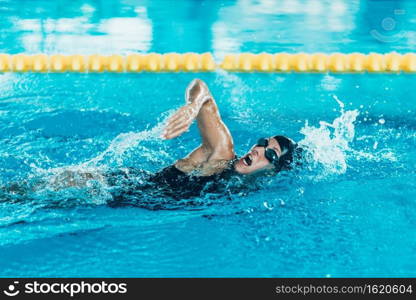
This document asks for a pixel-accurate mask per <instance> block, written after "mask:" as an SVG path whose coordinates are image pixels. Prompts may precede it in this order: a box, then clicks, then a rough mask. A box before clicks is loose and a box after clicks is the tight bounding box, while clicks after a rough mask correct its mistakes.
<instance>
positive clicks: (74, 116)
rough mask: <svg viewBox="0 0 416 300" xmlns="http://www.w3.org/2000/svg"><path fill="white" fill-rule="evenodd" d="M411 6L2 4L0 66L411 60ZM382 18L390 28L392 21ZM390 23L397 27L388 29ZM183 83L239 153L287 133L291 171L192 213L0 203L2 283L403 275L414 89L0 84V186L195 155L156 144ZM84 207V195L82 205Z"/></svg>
mask: <svg viewBox="0 0 416 300" xmlns="http://www.w3.org/2000/svg"><path fill="white" fill-rule="evenodd" d="M415 8H416V3H414V2H412V1H341V0H338V1H298V0H297V1H280V2H279V5H275V4H273V3H272V2H270V1H229V2H227V3H225V4H224V3H221V2H220V1H200V2H198V1H190V0H187V1H178V2H175V5H173V2H171V1H162V0H158V1H127V0H126V1H108V0H105V1H104V0H103V1H85V0H82V1H70V2H68V1H55V2H53V4H51V3H50V2H49V1H1V2H0V16H1V18H0V24H1V26H0V28H1V29H0V33H1V35H2V39H1V40H0V47H1V50H0V52H4V53H10V54H15V53H39V52H43V53H48V54H52V53H63V54H72V53H82V54H91V53H96V52H99V53H101V54H109V53H119V54H127V53H130V52H136V51H138V52H146V53H148V52H153V51H154V52H160V53H164V52H170V51H175V52H188V51H195V52H206V51H209V52H213V53H214V55H216V57H222V56H223V55H224V54H226V53H228V52H236V53H238V52H245V51H250V52H254V53H258V52H262V51H267V52H280V51H287V52H302V51H304V52H318V51H320V52H328V53H329V52H337V51H339V52H353V51H360V52H363V53H368V52H371V51H377V52H389V51H398V52H400V53H405V52H409V51H414V50H415V41H416V40H415V33H414V32H415V27H416V25H415V24H416V23H415V19H414V15H413V14H414V13H413V12H414V11H415ZM392 20H393V21H392ZM393 25H394V26H393ZM195 77H198V78H201V79H203V80H205V81H206V82H207V84H208V85H209V86H210V88H211V90H212V93H213V95H214V97H215V98H216V101H217V103H218V106H219V108H220V110H221V114H222V117H223V119H224V121H225V123H226V124H227V125H228V127H229V128H230V131H231V132H232V134H233V137H234V142H235V145H236V150H237V153H238V154H242V153H244V152H245V151H246V150H247V149H248V148H249V147H250V146H251V145H252V144H253V143H255V141H256V140H257V138H258V137H261V136H268V135H270V134H278V133H284V134H286V135H288V136H291V137H293V138H294V139H295V140H297V141H301V143H302V144H303V145H307V146H308V147H309V148H310V149H311V154H310V156H309V157H308V165H307V167H306V168H305V169H303V170H300V171H299V172H296V173H289V174H287V173H286V174H281V176H278V177H276V178H274V179H273V180H263V181H261V182H260V185H261V186H262V188H261V189H260V190H259V191H256V192H251V193H249V194H248V195H247V196H241V195H239V194H233V195H232V196H231V201H230V200H229V199H228V198H225V197H224V198H220V199H216V198H215V199H214V198H210V197H209V195H208V196H207V197H206V198H203V199H199V200H200V202H201V205H200V206H199V207H198V209H185V208H183V209H178V210H158V211H151V210H146V209H140V208H135V207H123V208H110V207H108V206H107V205H106V199H107V197H108V194H106V191H105V190H103V189H100V187H91V189H90V190H88V191H87V192H86V191H85V190H78V189H68V190H65V191H60V192H56V193H55V192H50V191H49V190H47V189H45V190H43V191H41V192H39V193H38V194H36V195H35V197H34V198H33V199H31V201H21V199H19V198H16V199H12V200H10V199H8V200H7V201H6V200H5V199H0V270H1V271H0V276H2V277H13V276H16V277H29V276H52V277H54V276H58V277H62V276H63V277H87V276H92V277H116V276H117V277H124V276H134V277H136V276H137V277H144V276H147V277H186V276H190V277H206V276H208V277H222V276H231V277H247V276H254V277H269V276H276V277H281V276H295V277H299V276H300V277H306V276H313V277H315V276H316V277H330V276H332V277H341V276H346V277H349V276H354V277H356V276H375V277H383V276H388V277H389V276H391V277H396V276H397V277H400V276H415V275H416V272H415V270H416V230H415V228H416V215H415V213H414V212H415V211H416V184H415V182H416V171H415V168H414V166H415V165H416V150H415V149H416V147H415V146H416V133H415V129H416V123H415V111H416V104H415V100H416V99H415V88H414V86H413V83H414V78H415V77H414V75H411V74H400V75H397V74H394V75H392V74H391V75H388V74H276V73H274V74H268V73H253V74H251V73H226V72H223V71H219V72H214V73H175V74H173V73H140V74H107V73H106V74H32V73H22V74H19V73H4V74H1V75H0V82H1V85H0V87H1V88H0V174H1V175H0V183H1V184H6V183H8V182H12V181H22V180H29V181H31V180H34V178H38V177H42V176H46V174H49V173H51V172H54V171H56V170H59V169H60V170H62V169H67V168H74V166H75V168H76V167H77V166H78V167H79V166H82V167H88V168H101V167H121V166H138V167H140V168H142V169H146V170H149V171H156V170H158V169H159V168H161V167H162V166H167V165H169V164H171V163H173V162H174V161H175V159H177V158H179V157H182V156H183V155H185V154H186V153H187V152H188V151H189V150H190V149H193V148H194V147H196V146H197V145H198V143H199V136H198V133H197V131H196V128H194V127H195V126H194V127H193V128H192V129H191V131H190V132H189V133H188V134H186V135H183V136H182V137H180V138H178V139H175V140H172V141H162V140H160V139H159V138H158V134H159V132H160V128H161V126H162V124H163V120H164V119H165V118H166V117H167V116H168V115H169V114H170V113H171V112H172V111H173V109H174V108H177V107H179V106H180V105H181V104H182V103H183V101H184V100H183V95H184V90H185V87H186V86H187V84H188V83H189V82H190V81H191V80H192V79H193V78H195ZM91 191H93V192H94V193H95V194H93V195H91Z"/></svg>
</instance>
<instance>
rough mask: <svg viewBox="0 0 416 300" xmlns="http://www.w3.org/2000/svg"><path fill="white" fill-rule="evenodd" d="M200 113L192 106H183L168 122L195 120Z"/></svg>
mask: <svg viewBox="0 0 416 300" xmlns="http://www.w3.org/2000/svg"><path fill="white" fill-rule="evenodd" d="M197 113H198V111H197V109H195V107H193V106H191V105H185V106H182V107H181V108H179V109H178V110H177V111H176V112H175V113H174V114H173V116H171V117H170V118H169V120H168V122H169V123H170V122H175V121H176V120H178V119H181V118H185V119H190V120H193V119H195V117H196V115H197Z"/></svg>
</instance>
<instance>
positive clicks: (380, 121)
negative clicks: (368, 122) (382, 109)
mask: <svg viewBox="0 0 416 300" xmlns="http://www.w3.org/2000/svg"><path fill="white" fill-rule="evenodd" d="M378 122H379V123H380V124H384V123H386V120H384V119H380V120H378Z"/></svg>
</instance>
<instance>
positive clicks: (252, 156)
mask: <svg viewBox="0 0 416 300" xmlns="http://www.w3.org/2000/svg"><path fill="white" fill-rule="evenodd" d="M268 142H269V144H268V146H267V149H272V150H274V151H275V152H276V153H277V155H279V156H280V154H281V149H280V146H279V143H278V142H277V141H276V140H275V139H274V138H273V137H269V138H268ZM265 152H266V148H264V147H262V146H256V145H254V146H253V147H252V148H251V149H250V151H249V152H247V153H246V154H245V155H244V156H243V157H242V158H240V159H239V160H238V161H237V162H236V163H235V164H234V169H235V170H236V171H237V172H238V173H240V174H255V173H258V172H261V171H267V170H273V169H274V166H273V164H271V163H270V162H269V160H268V159H267V158H266V156H265Z"/></svg>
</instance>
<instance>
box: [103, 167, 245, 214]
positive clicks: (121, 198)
mask: <svg viewBox="0 0 416 300" xmlns="http://www.w3.org/2000/svg"><path fill="white" fill-rule="evenodd" d="M234 161H235V160H232V161H230V163H229V167H228V168H226V169H225V170H224V171H222V172H221V173H219V174H215V175H211V176H196V175H192V174H187V173H184V172H182V171H180V170H179V169H178V168H176V167H175V166H174V165H172V166H169V167H166V168H164V169H162V170H160V171H159V172H157V173H155V174H151V173H149V172H146V171H143V170H140V169H136V168H125V169H119V170H116V171H111V172H108V173H107V174H106V178H107V182H108V183H109V185H110V186H111V187H112V188H111V194H112V197H113V201H110V202H109V205H110V206H124V205H134V206H140V207H145V208H148V209H161V207H163V206H164V205H165V204H167V203H170V204H171V203H172V202H177V201H178V200H183V199H190V198H193V197H198V196H201V195H202V194H203V193H216V194H218V193H222V192H223V191H224V190H225V188H226V183H227V182H228V180H229V179H230V178H231V177H232V176H235V175H237V173H236V172H235V171H234V167H233V163H234ZM172 200H173V201H172ZM187 203H188V204H189V203H192V201H187Z"/></svg>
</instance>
